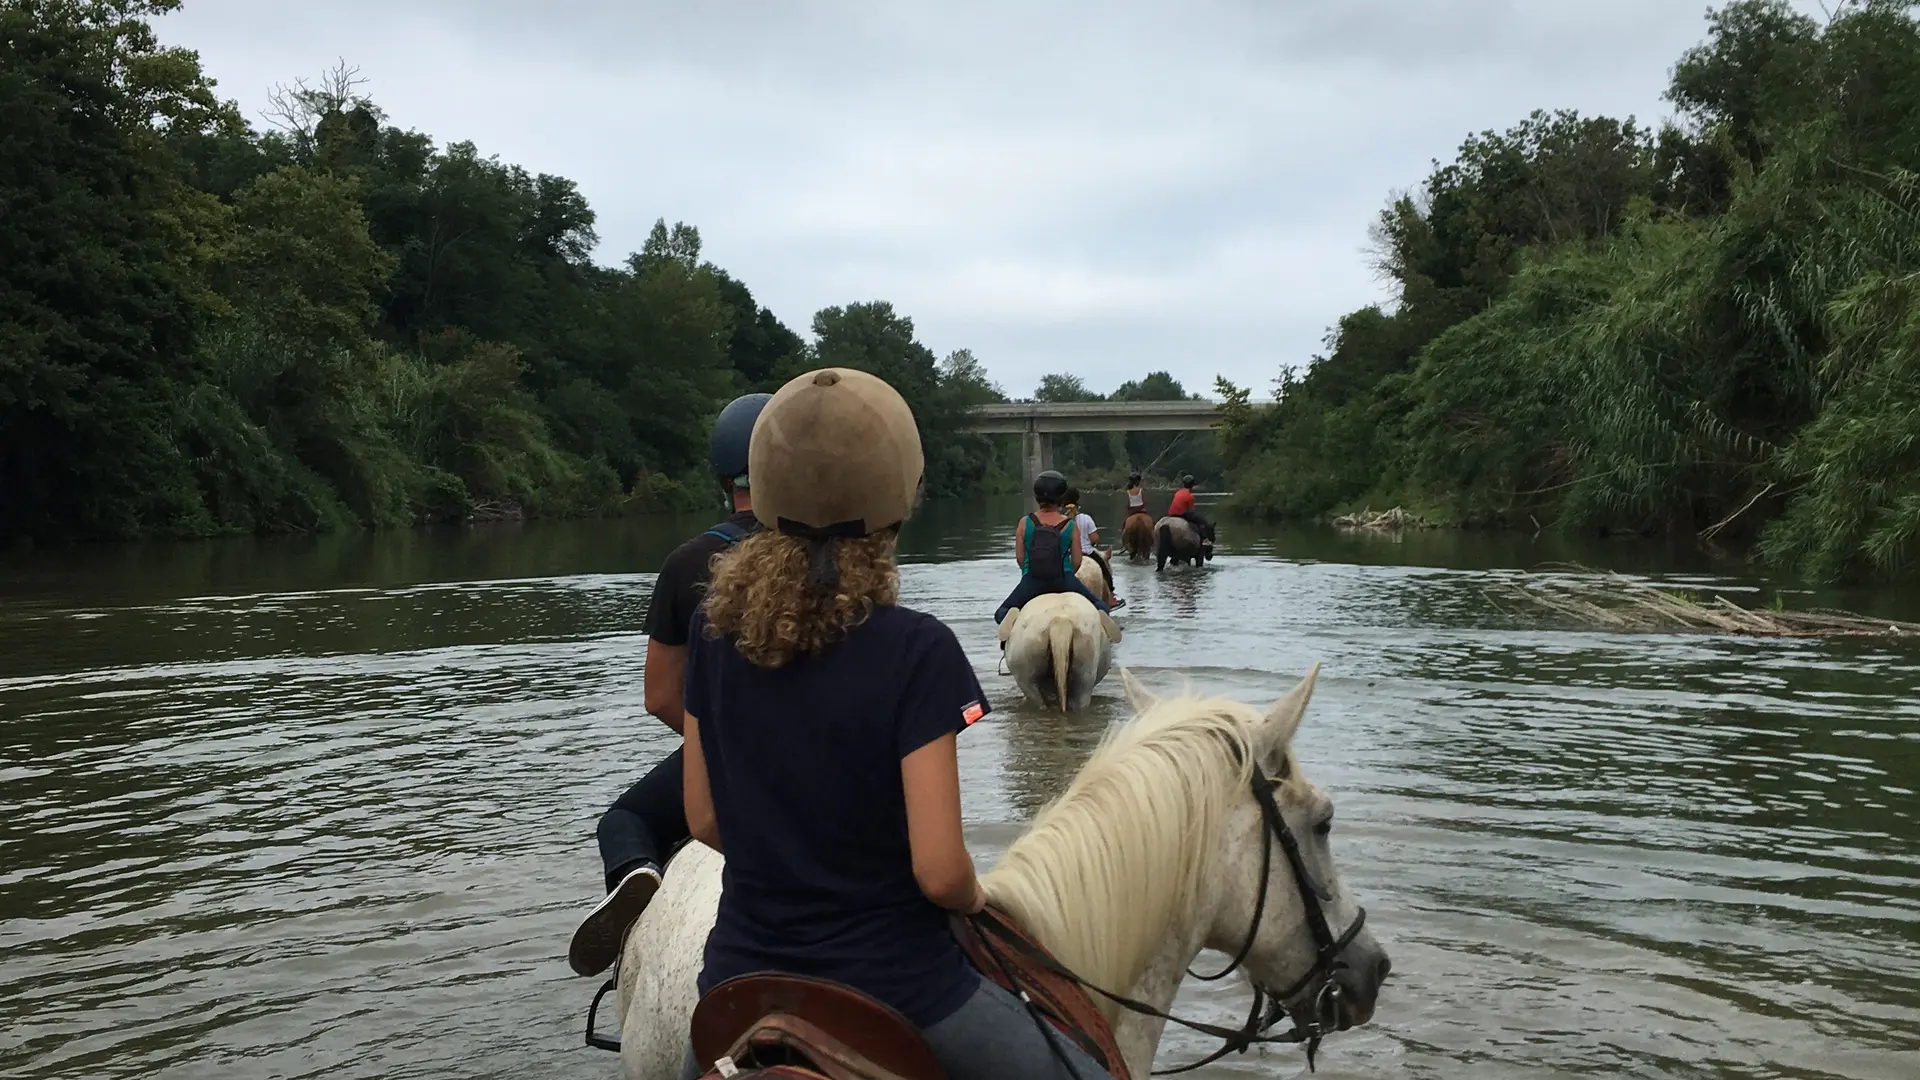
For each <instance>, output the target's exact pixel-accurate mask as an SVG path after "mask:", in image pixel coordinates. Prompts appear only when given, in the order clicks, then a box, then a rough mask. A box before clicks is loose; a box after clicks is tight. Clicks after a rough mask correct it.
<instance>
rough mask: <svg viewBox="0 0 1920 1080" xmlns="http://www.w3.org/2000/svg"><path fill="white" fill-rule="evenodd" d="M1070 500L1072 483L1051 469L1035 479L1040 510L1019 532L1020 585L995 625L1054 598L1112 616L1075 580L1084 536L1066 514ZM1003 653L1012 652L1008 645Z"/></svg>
mask: <svg viewBox="0 0 1920 1080" xmlns="http://www.w3.org/2000/svg"><path fill="white" fill-rule="evenodd" d="M1066 499H1067V478H1066V477H1064V476H1061V475H1060V474H1059V473H1057V472H1054V471H1053V470H1052V469H1048V470H1047V471H1046V472H1043V473H1041V474H1040V475H1039V476H1036V477H1034V478H1033V501H1034V502H1035V503H1037V504H1039V509H1038V510H1035V511H1034V512H1033V513H1031V514H1028V515H1027V516H1026V517H1023V518H1021V519H1020V524H1018V525H1015V526H1014V527H1013V558H1014V561H1016V562H1018V563H1019V564H1020V583H1019V584H1018V585H1015V586H1014V587H1013V591H1012V592H1010V593H1008V594H1007V598H1006V599H1005V600H1003V601H1001V603H1000V606H999V608H997V609H995V611H994V613H993V621H994V625H996V626H997V625H999V624H1000V623H1001V622H1002V621H1004V620H1005V619H1006V617H1007V612H1009V611H1012V610H1013V609H1014V608H1017V607H1025V606H1026V605H1027V602H1028V601H1030V600H1032V599H1033V598H1035V597H1037V596H1045V595H1047V594H1048V593H1058V592H1077V593H1079V594H1080V595H1081V596H1084V597H1086V598H1087V599H1088V600H1091V601H1093V606H1094V607H1095V608H1098V609H1099V610H1101V611H1105V610H1107V605H1106V604H1104V603H1102V602H1101V600H1100V598H1099V597H1097V596H1095V595H1093V593H1092V592H1091V591H1089V590H1088V589H1087V587H1086V586H1085V585H1083V584H1081V582H1080V579H1079V578H1077V577H1075V576H1074V572H1075V571H1077V570H1079V569H1080V545H1079V543H1078V542H1076V541H1075V539H1074V534H1075V533H1076V532H1077V531H1078V530H1077V529H1076V528H1075V527H1074V523H1073V519H1072V518H1070V517H1068V516H1066V515H1065V514H1062V513H1061V512H1060V505H1061V504H1062V503H1064V502H1065V501H1066ZM1000 647H1001V648H1002V649H1004V648H1006V643H1005V642H1002V643H1001V646H1000Z"/></svg>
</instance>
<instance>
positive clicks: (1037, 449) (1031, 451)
mask: <svg viewBox="0 0 1920 1080" xmlns="http://www.w3.org/2000/svg"><path fill="white" fill-rule="evenodd" d="M1020 450H1021V456H1022V457H1023V458H1024V459H1025V460H1026V465H1027V507H1028V508H1029V509H1033V508H1035V507H1037V505H1038V504H1037V503H1035V502H1034V501H1033V481H1034V479H1035V478H1037V477H1038V476H1039V475H1040V474H1041V473H1043V472H1046V471H1047V470H1048V469H1051V468H1053V437H1052V436H1051V435H1049V434H1047V433H1046V432H1044V431H1035V430H1033V429H1032V428H1031V427H1029V428H1028V429H1027V430H1026V431H1025V432H1023V433H1021V435H1020Z"/></svg>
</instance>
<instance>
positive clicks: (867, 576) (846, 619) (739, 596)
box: [705, 529, 900, 668]
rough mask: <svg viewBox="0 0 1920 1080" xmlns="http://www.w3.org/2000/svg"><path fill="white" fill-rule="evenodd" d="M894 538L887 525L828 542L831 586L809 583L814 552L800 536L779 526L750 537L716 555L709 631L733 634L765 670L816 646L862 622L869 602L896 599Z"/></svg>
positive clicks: (870, 607) (876, 604) (710, 634)
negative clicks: (833, 568) (834, 572)
mask: <svg viewBox="0 0 1920 1080" xmlns="http://www.w3.org/2000/svg"><path fill="white" fill-rule="evenodd" d="M898 536H899V530H898V529H887V530H884V531H882V532H878V533H875V534H873V535H872V536H864V537H861V538H859V539H857V540H833V541H830V543H832V544H833V554H834V560H835V562H836V563H837V564H838V566H839V569H840V583H839V585H837V586H836V587H835V588H834V589H833V590H832V591H831V592H825V591H822V590H820V589H816V588H813V587H811V586H810V585H809V584H808V582H807V571H808V568H809V565H810V561H811V552H810V551H809V550H808V547H807V542H806V541H805V540H802V539H799V538H797V537H792V536H784V535H782V534H780V533H776V532H761V533H755V534H754V535H752V536H749V537H747V538H746V539H744V540H742V541H740V543H739V544H738V545H737V546H735V547H734V548H733V550H731V551H727V552H724V553H722V554H721V555H719V556H717V557H716V558H715V559H714V562H713V580H712V582H711V583H710V584H709V585H708V586H707V598H706V604H705V610H706V615H707V636H708V637H722V636H726V637H731V638H732V639H733V644H734V647H735V648H737V649H739V650H740V655H741V656H744V657H746V658H747V660H748V662H750V663H752V664H756V665H758V666H760V667H765V668H777V667H784V666H786V665H787V664H788V663H790V662H791V661H792V660H793V658H794V657H796V656H799V655H800V654H801V653H809V652H819V651H820V650H822V649H824V648H826V647H827V646H828V645H830V644H832V643H833V642H835V641H838V640H839V639H840V638H841V637H843V636H845V634H846V632H847V631H849V630H851V629H853V628H854V627H856V626H859V625H860V624H861V623H863V622H865V621H867V616H868V615H871V614H873V609H874V608H876V607H880V606H883V605H887V604H892V603H895V602H897V601H898V600H899V599H900V571H899V568H898V567H897V566H896V565H895V564H894V550H895V542H896V540H897V539H898Z"/></svg>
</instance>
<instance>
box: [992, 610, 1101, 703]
mask: <svg viewBox="0 0 1920 1080" xmlns="http://www.w3.org/2000/svg"><path fill="white" fill-rule="evenodd" d="M1000 640H1001V641H1002V642H1003V643H1005V645H1006V657H1007V671H1008V673H1010V674H1011V675H1012V676H1013V681H1014V683H1015V684H1016V685H1018V686H1019V687H1020V692H1021V693H1023V694H1025V695H1026V696H1027V700H1028V701H1031V702H1033V703H1034V704H1035V705H1039V706H1041V707H1043V708H1044V707H1045V706H1046V704H1047V691H1048V690H1049V689H1051V690H1053V691H1054V700H1055V701H1056V702H1058V703H1059V705H1060V711H1061V712H1070V711H1077V710H1080V709H1084V708H1086V707H1087V704H1088V703H1089V702H1091V701H1092V700H1093V688H1094V687H1095V686H1096V685H1098V684H1099V682H1100V680H1101V679H1104V678H1106V677H1107V668H1108V666H1109V665H1110V664H1112V662H1113V646H1114V645H1116V644H1118V643H1119V641H1120V626H1119V624H1118V623H1116V622H1114V621H1113V617H1112V616H1110V615H1107V614H1106V613H1104V612H1102V611H1101V610H1100V609H1099V608H1096V607H1094V606H1093V605H1092V604H1090V603H1088V602H1087V598H1086V597H1084V596H1081V595H1080V594H1079V593H1071V592H1063V593H1048V594H1046V595H1045V596H1037V597H1035V598H1034V599H1032V600H1030V601H1028V602H1027V606H1026V607H1017V608H1014V609H1012V610H1010V611H1008V612H1007V617H1006V618H1004V619H1001V620H1000ZM1049 676H1051V683H1052V685H1051V686H1049V685H1048V682H1049V678H1048V677H1049Z"/></svg>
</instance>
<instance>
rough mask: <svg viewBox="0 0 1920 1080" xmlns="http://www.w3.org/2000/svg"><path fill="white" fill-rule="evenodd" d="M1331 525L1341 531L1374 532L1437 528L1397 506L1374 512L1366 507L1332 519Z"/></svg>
mask: <svg viewBox="0 0 1920 1080" xmlns="http://www.w3.org/2000/svg"><path fill="white" fill-rule="evenodd" d="M1333 523H1334V525H1336V526H1337V527H1339V528H1342V529H1367V530H1370V531H1376V532H1398V531H1399V530H1401V529H1432V528H1437V526H1436V525H1434V524H1433V523H1432V522H1430V521H1428V520H1427V519H1426V518H1423V517H1421V516H1420V515H1419V514H1413V513H1409V512H1407V511H1406V510H1404V509H1402V508H1400V507H1398V506H1396V507H1394V508H1393V509H1391V510H1375V509H1373V508H1372V507H1367V508H1365V509H1362V510H1360V511H1359V512H1357V513H1352V514H1341V515H1340V516H1339V517H1337V518H1334V519H1333Z"/></svg>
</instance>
